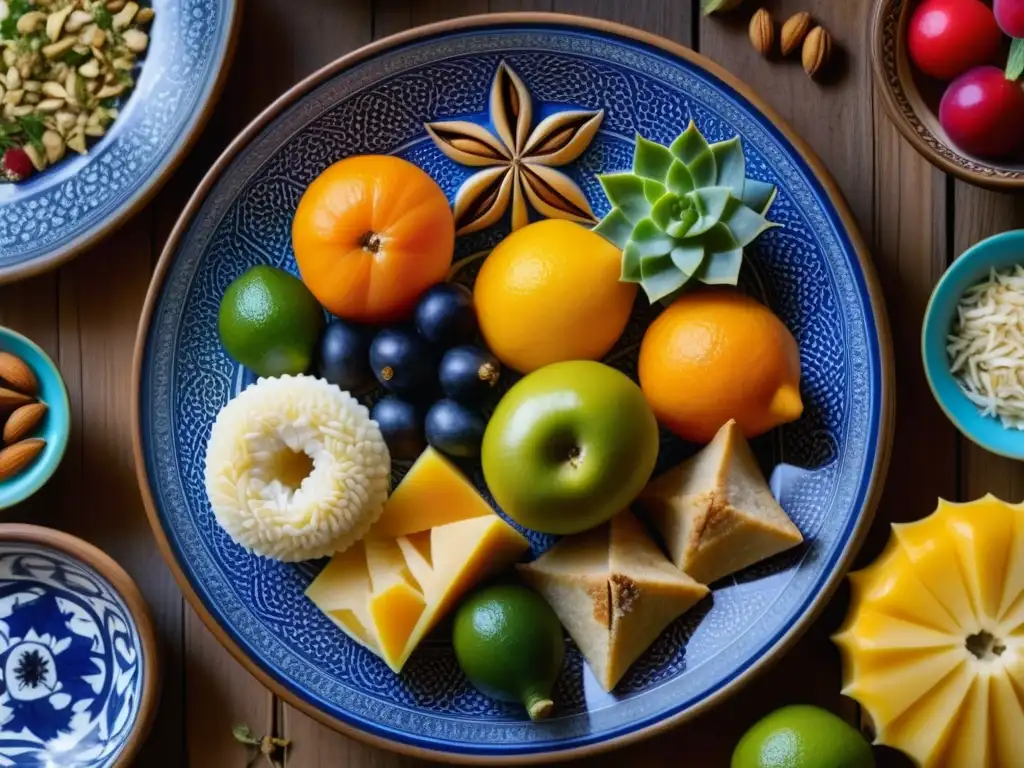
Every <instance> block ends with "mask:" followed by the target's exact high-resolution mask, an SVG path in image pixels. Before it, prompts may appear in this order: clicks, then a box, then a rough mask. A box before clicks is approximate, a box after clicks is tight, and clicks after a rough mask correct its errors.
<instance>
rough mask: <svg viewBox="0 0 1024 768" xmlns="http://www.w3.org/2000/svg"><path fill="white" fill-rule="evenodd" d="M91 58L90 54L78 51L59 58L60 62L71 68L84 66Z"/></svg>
mask: <svg viewBox="0 0 1024 768" xmlns="http://www.w3.org/2000/svg"><path fill="white" fill-rule="evenodd" d="M91 58H92V54H91V53H90V52H88V51H86V52H84V53H81V52H79V51H75V50H71V51H68V52H67V53H65V54H64V55H63V56H61V61H63V62H64V63H65V64H67V65H68V66H71V67H77V66H78V65H79V64H85V62H87V61H88V60H89V59H91Z"/></svg>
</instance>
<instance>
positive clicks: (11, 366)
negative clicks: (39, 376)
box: [0, 352, 39, 395]
mask: <svg viewBox="0 0 1024 768" xmlns="http://www.w3.org/2000/svg"><path fill="white" fill-rule="evenodd" d="M0 379H3V380H4V381H6V382H7V385H8V386H9V387H11V389H14V390H17V391H18V392H22V393H24V394H26V395H34V394H35V393H36V392H38V391H39V382H38V381H36V375H35V374H34V373H32V369H31V368H29V367H28V364H27V363H25V361H24V360H22V359H21V358H20V357H16V356H15V355H12V354H11V353H10V352H0Z"/></svg>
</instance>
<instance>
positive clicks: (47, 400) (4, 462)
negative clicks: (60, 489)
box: [0, 326, 71, 509]
mask: <svg viewBox="0 0 1024 768" xmlns="http://www.w3.org/2000/svg"><path fill="white" fill-rule="evenodd" d="M70 429H71V408H70V406H69V404H68V392H67V388H66V387H65V386H64V379H63V378H62V377H61V374H60V371H59V370H58V369H57V366H56V365H55V364H54V362H53V360H51V359H50V357H49V356H48V355H47V354H46V353H45V352H44V351H43V350H42V349H40V348H39V346H38V345H37V344H35V343H34V342H32V341H30V340H29V339H27V338H25V337H24V336H22V335H21V334H20V333H16V332H15V331H12V330H10V329H9V328H4V327H2V326H0V509H7V508H8V507H13V506H14V505H15V504H18V503H20V502H22V501H24V500H25V499H27V498H29V497H30V496H32V495H33V494H34V493H35V492H36V491H38V490H39V489H40V488H42V487H43V486H44V485H45V484H46V482H47V481H48V480H49V479H50V477H51V476H52V475H53V473H54V471H55V470H56V469H57V467H58V466H59V465H60V462H61V459H62V458H63V457H64V450H65V449H66V448H67V444H68V434H69V432H70Z"/></svg>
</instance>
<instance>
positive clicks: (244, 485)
mask: <svg viewBox="0 0 1024 768" xmlns="http://www.w3.org/2000/svg"><path fill="white" fill-rule="evenodd" d="M390 476H391V457H390V455H389V454H388V449H387V446H386V445H385V444H384V438H383V437H382V435H381V433H380V429H379V428H378V427H377V423H376V422H374V421H373V420H371V419H370V414H369V411H368V410H367V409H366V407H365V406H363V405H361V404H360V403H359V402H358V401H357V400H356V399H355V398H354V397H352V395H350V394H349V393H348V392H343V391H342V390H341V389H339V388H338V387H336V386H334V385H333V384H328V383H327V382H326V381H324V380H322V379H317V378H314V377H312V376H281V377H279V378H270V379H260V380H259V381H257V382H256V383H255V384H252V385H250V386H249V387H247V388H246V389H245V390H244V391H243V392H242V393H241V394H239V395H238V397H236V398H235V399H234V400H232V401H231V402H230V403H228V404H227V405H226V406H225V407H224V409H223V410H222V411H221V412H220V414H219V415H218V416H217V419H216V421H215V422H214V425H213V431H212V433H211V435H210V441H209V443H208V444H207V449H206V476H205V480H206V492H207V495H208V496H209V499H210V504H211V505H212V506H213V512H214V515H215V516H216V518H217V522H218V523H220V525H221V526H222V527H223V528H224V530H225V531H227V533H228V535H229V536H231V538H232V540H234V541H235V542H236V543H237V544H239V545H241V546H243V547H245V548H246V549H248V550H250V551H252V552H254V553H256V554H259V555H263V556H265V557H270V558H273V559H275V560H281V561H284V562H296V561H300V560H312V559H315V558H319V557H326V556H327V555H330V554H332V553H334V552H341V551H344V550H345V549H347V548H348V547H350V546H351V545H352V544H354V543H356V542H357V541H359V539H361V538H362V537H363V536H364V535H365V534H366V532H367V531H368V530H369V529H370V526H371V525H373V524H374V523H375V522H376V521H377V518H379V517H380V515H381V512H382V511H383V509H384V502H385V501H386V499H387V495H388V486H389V482H390Z"/></svg>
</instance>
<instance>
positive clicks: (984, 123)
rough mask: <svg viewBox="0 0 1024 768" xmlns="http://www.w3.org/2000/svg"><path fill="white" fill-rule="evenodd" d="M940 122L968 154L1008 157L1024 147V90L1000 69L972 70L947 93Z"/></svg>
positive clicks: (951, 86) (984, 68) (954, 83)
mask: <svg viewBox="0 0 1024 768" xmlns="http://www.w3.org/2000/svg"><path fill="white" fill-rule="evenodd" d="M939 121H940V122H941V123H942V127H943V128H944V129H945V130H946V133H947V134H948V135H949V138H950V139H951V140H952V141H953V143H954V144H956V145H957V147H959V148H960V149H962V150H964V151H965V152H967V153H969V154H972V155H977V156H978V157H990V158H999V157H1006V156H1007V155H1010V154H1012V153H1013V152H1014V150H1016V149H1017V148H1018V147H1021V146H1024V130H1021V126H1024V90H1022V89H1021V87H1020V86H1019V85H1017V83H1014V82H1011V81H1010V80H1007V79H1006V75H1005V74H1003V71H1002V70H1001V69H999V68H998V67H978V68H977V69H972V70H971V71H970V72H968V73H967V74H965V75H961V76H960V77H958V78H957V79H956V80H954V81H953V82H952V83H950V85H949V88H947V89H946V93H945V95H944V96H943V97H942V103H941V104H940V105H939Z"/></svg>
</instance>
